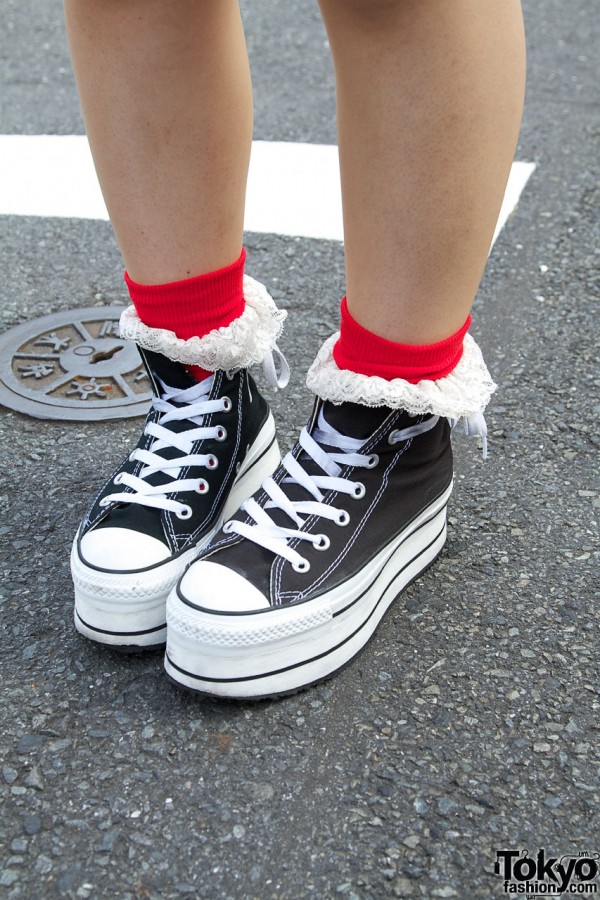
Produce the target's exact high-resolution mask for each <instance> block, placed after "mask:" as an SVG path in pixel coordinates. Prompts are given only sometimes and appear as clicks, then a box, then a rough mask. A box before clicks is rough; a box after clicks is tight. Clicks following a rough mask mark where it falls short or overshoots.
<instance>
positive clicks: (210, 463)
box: [206, 453, 219, 469]
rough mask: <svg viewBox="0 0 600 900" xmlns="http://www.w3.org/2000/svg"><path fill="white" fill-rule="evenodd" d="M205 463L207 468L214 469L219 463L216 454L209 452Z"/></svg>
mask: <svg viewBox="0 0 600 900" xmlns="http://www.w3.org/2000/svg"><path fill="white" fill-rule="evenodd" d="M206 465H207V466H208V468H209V469H216V468H217V466H218V465H219V460H218V459H217V457H216V456H214V455H213V454H212V453H211V454H210V455H209V457H208V459H207V460H206Z"/></svg>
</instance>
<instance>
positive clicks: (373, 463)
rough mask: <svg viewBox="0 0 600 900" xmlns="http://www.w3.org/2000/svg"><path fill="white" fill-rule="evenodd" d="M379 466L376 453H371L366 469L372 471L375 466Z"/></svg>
mask: <svg viewBox="0 0 600 900" xmlns="http://www.w3.org/2000/svg"><path fill="white" fill-rule="evenodd" d="M378 465H379V457H378V456H377V454H376V453H371V455H370V456H369V461H368V462H367V469H374V468H375V466H378Z"/></svg>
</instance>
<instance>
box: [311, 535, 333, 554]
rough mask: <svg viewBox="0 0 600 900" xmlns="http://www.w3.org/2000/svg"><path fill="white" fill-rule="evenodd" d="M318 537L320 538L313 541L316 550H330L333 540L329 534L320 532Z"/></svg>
mask: <svg viewBox="0 0 600 900" xmlns="http://www.w3.org/2000/svg"><path fill="white" fill-rule="evenodd" d="M317 538H318V540H317V541H316V542H315V543H313V547H314V548H315V550H329V548H330V547H331V541H330V540H329V538H328V537H327V535H326V534H318V535H317Z"/></svg>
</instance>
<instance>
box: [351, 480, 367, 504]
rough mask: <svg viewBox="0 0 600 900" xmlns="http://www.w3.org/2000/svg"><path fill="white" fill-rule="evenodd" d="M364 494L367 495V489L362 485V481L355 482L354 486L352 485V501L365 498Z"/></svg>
mask: <svg viewBox="0 0 600 900" xmlns="http://www.w3.org/2000/svg"><path fill="white" fill-rule="evenodd" d="M366 493H367V489H366V487H365V486H364V484H363V483H362V481H357V482H356V484H355V485H354V489H353V491H352V496H353V497H354V499H355V500H362V498H363V497H364V496H365V494H366Z"/></svg>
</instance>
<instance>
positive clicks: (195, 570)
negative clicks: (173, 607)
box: [179, 560, 270, 613]
mask: <svg viewBox="0 0 600 900" xmlns="http://www.w3.org/2000/svg"><path fill="white" fill-rule="evenodd" d="M179 590H180V592H181V595H182V596H183V597H184V598H185V599H186V600H188V601H189V602H190V603H193V604H194V605H195V606H201V607H202V608H203V609H209V610H214V612H220V613H236V612H256V611H258V610H260V609H269V606H270V604H269V601H268V600H267V598H266V597H265V596H264V595H263V594H262V593H261V592H260V591H259V590H258V588H256V587H254V585H253V584H251V583H250V582H249V581H247V580H246V579H245V578H244V577H243V576H242V575H239V574H238V573H237V572H234V571H233V569H228V568H227V567H226V566H221V565H219V563H213V562H209V561H208V560H199V561H198V562H196V563H193V564H192V565H191V566H190V567H189V569H188V570H187V572H186V573H185V574H184V576H183V578H182V579H181V582H180V584H179Z"/></svg>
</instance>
